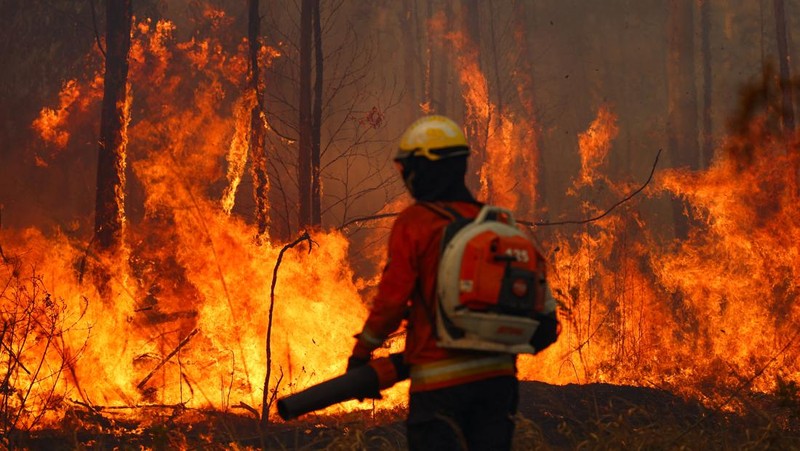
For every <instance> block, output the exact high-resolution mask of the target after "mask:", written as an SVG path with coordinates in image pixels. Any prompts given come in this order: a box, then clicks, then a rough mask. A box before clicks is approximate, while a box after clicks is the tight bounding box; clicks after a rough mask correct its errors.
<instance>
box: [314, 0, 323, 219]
mask: <svg viewBox="0 0 800 451" xmlns="http://www.w3.org/2000/svg"><path fill="white" fill-rule="evenodd" d="M319 4H320V2H314V11H313V16H314V18H313V21H314V74H315V78H314V104H313V108H312V110H313V111H312V114H313V117H312V123H311V125H312V131H311V225H313V226H320V225H322V181H321V178H320V170H321V161H320V157H321V155H320V143H321V141H322V63H323V54H322V23H321V19H320V11H319V10H320V6H319Z"/></svg>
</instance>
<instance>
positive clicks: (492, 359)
mask: <svg viewBox="0 0 800 451" xmlns="http://www.w3.org/2000/svg"><path fill="white" fill-rule="evenodd" d="M438 204H439V205H446V206H448V207H449V208H453V209H455V210H456V211H458V212H459V214H461V215H462V216H464V217H467V218H473V217H475V216H477V214H478V212H479V211H480V206H479V205H477V204H474V203H468V202H443V203H438ZM449 223H450V219H448V218H446V217H444V216H442V215H441V214H439V213H437V212H435V211H433V210H432V209H431V208H429V207H426V206H424V205H422V204H419V203H417V204H414V205H412V206H410V207H408V208H406V209H405V210H403V211H402V212H401V213H400V215H399V216H398V217H397V219H396V220H395V223H394V225H393V226H392V230H391V233H390V236H389V258H388V261H387V264H386V267H385V268H384V271H383V275H382V277H381V281H380V283H379V284H378V293H377V295H376V296H375V299H374V301H373V305H372V309H371V311H370V314H369V317H368V318H367V321H366V324H365V325H364V329H363V331H362V332H361V333H360V334H359V335H358V342H357V343H356V347H355V349H354V351H353V355H355V356H359V357H367V356H369V355H370V353H371V352H372V350H374V349H375V348H377V347H379V346H380V345H381V344H382V343H383V341H384V340H385V339H386V337H388V336H389V334H391V333H392V332H394V331H396V330H397V329H398V328H399V327H400V324H401V322H402V320H403V319H404V318H406V315H408V316H407V317H408V324H407V335H406V349H405V353H404V355H405V361H406V363H407V364H409V365H411V391H424V390H432V389H436V388H442V387H448V386H453V385H457V384H461V383H465V382H471V381H476V380H481V379H486V378H489V377H494V376H498V375H514V374H515V358H514V356H513V355H509V354H494V353H485V352H473V351H464V350H454V349H446V348H440V347H438V346H437V344H436V334H435V326H434V323H433V322H434V318H435V316H434V315H435V313H434V312H435V308H434V307H435V306H434V296H435V293H436V275H437V272H438V265H439V257H440V247H441V238H442V234H443V231H444V228H445V227H446V226H447V225H448V224H449Z"/></svg>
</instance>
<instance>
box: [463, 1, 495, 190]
mask: <svg viewBox="0 0 800 451" xmlns="http://www.w3.org/2000/svg"><path fill="white" fill-rule="evenodd" d="M479 7H480V3H479V2H476V1H474V0H462V1H461V32H462V33H463V34H464V37H465V41H466V42H467V43H468V44H467V45H470V46H473V47H474V48H475V49H476V52H477V55H478V61H477V63H478V65H479V66H481V61H480V49H481V27H480V13H479V10H478V8H479ZM464 111H465V116H466V115H468V112H469V108H465V109H464ZM488 126H489V124H488V123H487V124H477V123H473V122H472V121H470V120H469V119H468V118H467V117H465V120H464V129H465V130H464V132H465V134H466V138H467V143H469V145H470V147H471V148H472V156H471V157H470V160H471V163H470V165H471V166H472V167H473V168H475V170H471V171H469V172H468V173H467V186H470V187H479V186H481V182H480V176H479V172H480V170H479V168H480V167H481V166H482V165H483V162H484V161H486V137H487V136H488V133H487V130H488ZM479 128H480V129H479ZM488 192H491V191H488ZM484 200H488V199H484Z"/></svg>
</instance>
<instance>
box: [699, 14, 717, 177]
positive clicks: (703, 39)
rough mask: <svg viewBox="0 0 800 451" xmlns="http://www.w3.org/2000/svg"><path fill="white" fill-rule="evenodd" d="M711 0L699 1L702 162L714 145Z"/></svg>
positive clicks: (707, 161) (707, 163) (710, 154)
mask: <svg viewBox="0 0 800 451" xmlns="http://www.w3.org/2000/svg"><path fill="white" fill-rule="evenodd" d="M710 33H711V1H710V0H701V1H700V57H701V60H702V62H703V113H702V116H703V143H702V147H701V150H702V163H703V166H704V167H708V165H709V164H710V163H711V157H712V156H713V155H712V154H713V152H714V147H713V141H712V129H711V39H710V37H709V35H710Z"/></svg>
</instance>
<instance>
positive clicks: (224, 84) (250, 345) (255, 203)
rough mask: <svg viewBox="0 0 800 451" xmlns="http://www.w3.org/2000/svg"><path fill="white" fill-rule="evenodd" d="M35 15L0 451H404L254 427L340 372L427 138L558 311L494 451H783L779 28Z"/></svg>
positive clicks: (799, 204)
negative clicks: (440, 142)
mask: <svg viewBox="0 0 800 451" xmlns="http://www.w3.org/2000/svg"><path fill="white" fill-rule="evenodd" d="M55 3H57V4H55ZM55 3H54V2H45V1H40V0H36V1H30V2H4V3H3V4H1V5H0V16H2V17H4V18H5V19H6V20H4V27H2V28H3V31H2V32H0V33H2V34H3V39H2V41H0V42H3V43H2V44H0V48H1V50H0V57H2V61H3V67H4V73H3V74H2V75H0V117H2V121H1V122H0V123H2V128H0V315H2V316H0V338H2V348H0V364H1V365H0V368H1V369H0V379H2V384H1V385H0V432H1V433H2V434H0V435H1V436H2V440H3V445H4V446H6V447H10V448H16V447H22V448H32V449H35V448H52V447H54V446H55V447H57V448H58V447H63V448H65V449H73V448H83V447H93V446H94V447H99V448H113V447H126V446H129V445H131V446H141V447H144V448H159V449H161V448H192V447H198V446H203V447H212V448H220V449H224V448H227V447H245V448H247V447H253V448H280V449H286V448H296V447H311V448H317V447H330V448H339V447H351V448H378V449H396V448H402V447H404V446H405V445H404V443H405V442H404V438H403V433H402V423H400V422H401V421H402V418H403V412H404V410H405V409H406V408H407V392H408V382H401V383H399V384H397V385H395V386H393V387H391V388H389V389H387V390H385V391H383V392H382V395H383V398H382V399H380V400H374V401H369V400H368V401H358V400H350V401H347V402H344V403H340V404H336V405H333V406H330V407H328V408H326V409H324V410H321V411H318V412H316V413H314V414H312V415H310V416H308V417H301V418H300V419H298V420H292V421H283V420H281V419H280V418H279V416H278V412H277V406H276V402H277V400H278V399H279V398H282V397H285V396H287V395H290V394H293V393H297V392H299V391H301V390H304V389H306V388H308V387H311V386H313V385H315V384H318V383H320V382H322V381H325V380H328V379H331V378H332V377H335V376H337V375H340V374H342V373H344V372H345V369H346V366H347V359H348V356H349V355H350V351H351V349H352V346H353V343H354V339H353V335H354V334H356V333H358V332H360V331H361V328H362V326H363V324H364V320H365V318H366V317H367V314H368V311H369V306H370V302H371V299H372V296H373V295H374V294H375V291H376V285H377V281H378V279H379V277H380V274H381V269H382V268H383V266H384V265H385V263H386V262H385V259H386V243H387V236H388V231H389V228H390V227H391V224H392V220H393V218H394V216H396V214H397V213H398V212H400V211H401V210H402V209H403V208H404V207H405V206H408V205H410V204H411V203H412V202H413V199H412V198H411V197H410V196H409V195H408V194H407V193H406V189H405V187H404V186H403V181H402V180H401V178H400V177H398V175H397V170H396V168H395V166H394V163H393V162H392V157H393V155H394V153H395V150H396V148H397V142H398V138H399V136H400V134H401V133H402V130H403V129H404V128H405V127H406V126H407V125H408V124H409V123H411V121H413V120H414V119H415V118H417V117H420V116H422V115H425V114H444V115H447V116H449V117H452V118H455V119H457V120H458V121H459V122H460V123H461V124H462V125H463V128H464V130H465V132H466V135H467V140H468V142H469V143H470V146H471V148H472V155H471V157H470V160H469V165H470V166H469V171H468V185H469V188H470V189H472V190H473V191H474V192H475V193H476V194H477V196H478V198H479V200H481V201H483V202H486V203H490V204H496V205H501V206H504V207H505V208H508V209H509V210H512V211H513V212H514V214H515V215H516V217H517V219H518V220H519V222H521V224H523V227H524V228H525V230H526V232H527V233H529V234H530V235H531V236H533V237H534V238H535V240H536V242H537V243H538V245H539V247H540V248H541V250H542V251H543V254H544V256H545V258H546V261H547V266H548V279H549V282H550V285H551V287H552V290H553V294H554V297H555V298H556V301H557V303H558V314H559V317H560V319H561V325H562V329H561V334H560V337H559V340H558V341H557V342H556V343H555V344H554V345H553V346H552V347H550V348H548V349H547V350H545V351H543V352H541V353H540V354H537V355H524V356H520V357H519V359H518V361H517V369H518V376H519V378H520V380H521V381H523V382H522V384H523V389H522V397H521V400H520V415H519V416H518V418H517V420H516V422H517V436H516V437H515V443H516V445H515V448H518V449H550V448H553V449H562V448H563V449H570V448H576V447H591V448H600V449H604V448H624V447H630V446H641V447H648V448H680V447H684V448H685V447H688V448H693V447H697V446H711V447H713V448H729V447H730V448H739V447H747V448H757V449H758V448H770V447H778V448H798V447H800V388H799V386H798V384H800V363H798V362H800V304H798V302H797V297H798V294H799V293H800V244H799V243H800V180H798V177H800V134H798V132H797V123H796V122H797V119H796V113H795V111H796V109H797V107H798V106H800V81H798V80H800V79H799V78H798V75H797V74H798V73H800V72H798V71H800V67H798V66H797V61H800V54H798V48H800V46H797V45H795V43H794V42H792V38H793V37H794V35H796V34H797V33H796V31H797V30H800V14H797V13H798V12H799V11H800V3H798V2H797V1H795V0H774V1H772V2H767V1H760V2H749V3H748V2H744V3H742V4H731V3H730V2H723V1H716V0H714V1H711V0H703V1H698V2H690V1H674V0H648V1H642V2H638V1H632V0H614V1H613V2H607V3H608V4H606V3H603V4H602V5H600V2H596V3H598V4H597V5H595V4H586V3H591V2H560V1H555V0H554V1H541V2H539V1H537V2H533V1H530V2H526V1H514V2H499V1H487V2H477V1H471V0H426V1H421V0H414V1H405V2H391V1H379V2H368V3H365V2H347V1H313V0H296V1H279V2H259V1H258V0H249V1H248V2H238V3H240V4H238V5H231V4H229V3H231V2H222V1H214V0H207V1H192V2H188V1H181V0H159V1H156V0H105V1H98V2H94V1H89V2H55ZM745 3H746V4H745ZM754 43H755V44H756V45H754ZM404 339H405V335H404V332H403V331H402V329H401V331H400V332H398V333H397V334H396V335H394V336H392V337H391V338H390V340H389V342H388V345H386V346H385V347H384V348H382V349H380V350H379V354H380V355H383V356H385V355H388V354H389V353H392V352H399V351H401V350H402V349H403V347H404ZM620 404H622V405H624V406H623V407H620ZM571 406H572V407H571ZM571 408H574V409H577V411H573V410H571ZM665 418H669V421H666V420H665ZM398 425H400V426H398ZM220 431H222V432H220Z"/></svg>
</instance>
